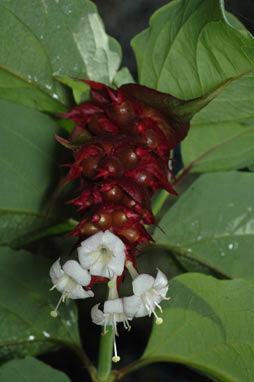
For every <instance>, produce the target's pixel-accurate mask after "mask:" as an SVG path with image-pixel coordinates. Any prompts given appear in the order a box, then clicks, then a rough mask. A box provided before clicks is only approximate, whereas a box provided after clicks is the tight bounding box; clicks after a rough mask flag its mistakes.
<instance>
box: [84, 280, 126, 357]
mask: <svg viewBox="0 0 254 382" xmlns="http://www.w3.org/2000/svg"><path fill="white" fill-rule="evenodd" d="M108 284H109V287H110V289H109V300H107V301H105V302H104V307H103V310H101V309H99V305H100V304H97V305H95V306H94V307H93V308H92V310H91V318H92V321H93V323H94V324H97V325H101V326H103V327H104V332H103V334H106V333H107V329H106V327H107V326H112V330H113V333H114V356H113V357H112V361H113V362H118V361H120V357H119V356H118V354H117V348H116V340H115V336H118V331H117V323H119V322H123V325H124V328H125V329H127V330H130V329H131V326H130V324H129V322H128V320H131V319H132V317H127V315H126V314H125V312H124V309H123V300H122V298H119V297H118V293H117V289H116V276H115V277H114V278H113V280H112V281H110V282H109V283H108Z"/></svg>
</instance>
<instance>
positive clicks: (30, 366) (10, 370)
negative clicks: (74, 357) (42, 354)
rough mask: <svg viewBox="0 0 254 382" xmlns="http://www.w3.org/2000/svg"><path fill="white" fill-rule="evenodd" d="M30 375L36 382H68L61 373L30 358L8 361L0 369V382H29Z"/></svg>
mask: <svg viewBox="0 0 254 382" xmlns="http://www.w3.org/2000/svg"><path fill="white" fill-rule="evenodd" d="M31 375H33V376H34V377H35V376H36V381H37V382H45V381H47V382H70V379H69V378H68V377H67V375H65V374H64V373H63V372H62V371H59V370H55V369H53V368H52V367H50V366H48V365H46V364H45V363H43V362H41V361H39V360H38V359H36V358H32V357H26V358H25V359H16V360H13V361H9V362H7V363H5V364H4V365H3V366H2V367H1V368H0V378H1V381H2V382H20V381H22V382H30V381H31Z"/></svg>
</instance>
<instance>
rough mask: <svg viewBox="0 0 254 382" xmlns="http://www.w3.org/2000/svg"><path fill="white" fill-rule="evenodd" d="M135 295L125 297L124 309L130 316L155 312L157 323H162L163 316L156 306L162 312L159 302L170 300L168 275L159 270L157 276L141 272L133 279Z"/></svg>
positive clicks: (142, 315) (141, 315) (140, 315)
mask: <svg viewBox="0 0 254 382" xmlns="http://www.w3.org/2000/svg"><path fill="white" fill-rule="evenodd" d="M132 286H133V292H134V295H133V296H130V297H124V298H123V304H124V311H125V312H126V314H127V315H128V316H133V317H144V316H146V315H149V316H151V314H153V315H154V316H155V318H156V324H158V325H159V324H162V322H163V320H162V318H160V317H158V316H157V314H156V312H155V309H156V307H157V308H158V309H159V310H160V311H161V312H162V308H161V306H160V305H159V303H160V302H161V301H162V300H169V298H167V297H165V296H166V294H167V291H168V280H167V277H166V276H165V275H164V273H162V272H161V271H160V270H158V273H157V276H156V278H154V277H152V276H150V275H147V274H141V275H139V276H137V277H136V278H135V279H134V280H133V281H132Z"/></svg>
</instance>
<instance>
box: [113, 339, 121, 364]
mask: <svg viewBox="0 0 254 382" xmlns="http://www.w3.org/2000/svg"><path fill="white" fill-rule="evenodd" d="M112 361H113V362H115V363H116V362H119V361H120V357H119V355H117V348H116V338H115V333H114V355H113V357H112Z"/></svg>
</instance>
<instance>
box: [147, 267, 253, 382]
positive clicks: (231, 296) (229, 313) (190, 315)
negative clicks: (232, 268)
mask: <svg viewBox="0 0 254 382" xmlns="http://www.w3.org/2000/svg"><path fill="white" fill-rule="evenodd" d="M168 295H169V296H171V300H170V301H168V302H164V303H162V307H163V320H164V322H163V325H161V326H157V325H154V327H153V330H152V334H151V337H150V339H149V342H148V345H147V348H146V350H145V353H144V355H143V357H142V359H141V361H140V362H141V365H142V364H146V363H150V362H161V361H166V362H180V363H183V364H185V365H187V366H190V367H191V368H195V369H197V370H199V371H201V372H202V373H204V374H208V375H209V376H211V379H212V380H213V381H214V380H216V381H220V382H252V381H253V375H254V363H253V352H254V333H253V330H252V329H251V328H252V326H253V319H254V308H253V307H254V285H253V283H249V282H246V281H244V280H233V281H221V280H216V279H214V278H212V277H210V276H204V275H201V274H191V273H189V274H185V275H182V276H179V277H176V278H175V279H173V281H172V283H171V284H170V289H169V292H168Z"/></svg>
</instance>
